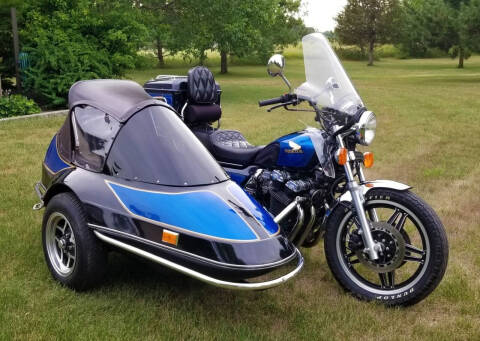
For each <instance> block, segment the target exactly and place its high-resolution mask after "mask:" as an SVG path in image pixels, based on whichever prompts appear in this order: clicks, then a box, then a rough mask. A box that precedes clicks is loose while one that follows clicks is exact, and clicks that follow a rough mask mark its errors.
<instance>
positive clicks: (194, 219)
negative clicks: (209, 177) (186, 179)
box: [107, 182, 258, 241]
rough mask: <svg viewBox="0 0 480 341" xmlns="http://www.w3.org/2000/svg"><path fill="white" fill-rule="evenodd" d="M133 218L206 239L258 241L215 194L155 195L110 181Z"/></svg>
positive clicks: (162, 193) (151, 192) (244, 223)
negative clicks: (202, 236) (205, 237)
mask: <svg viewBox="0 0 480 341" xmlns="http://www.w3.org/2000/svg"><path fill="white" fill-rule="evenodd" d="M107 183H108V185H109V186H110V188H111V189H112V190H113V192H114V193H115V195H116V197H117V198H118V200H119V201H120V203H121V204H122V206H123V207H124V208H125V209H126V210H127V211H128V212H130V213H131V214H132V215H134V216H137V217H140V218H144V219H148V220H151V221H154V222H158V223H161V224H162V225H166V227H169V228H172V229H174V230H175V229H180V230H184V231H185V232H187V233H188V232H190V233H194V234H201V235H204V236H207V237H213V238H219V239H227V240H235V241H252V240H257V239H258V237H257V235H256V234H255V233H254V232H253V229H252V228H251V227H250V226H249V225H248V224H247V223H246V222H245V221H244V220H243V219H242V218H241V217H240V216H239V215H238V213H237V212H235V211H234V209H233V208H232V207H231V206H230V205H228V204H227V203H226V202H225V201H224V200H223V199H222V198H221V197H220V196H218V195H217V194H215V193H214V192H212V191H206V190H200V191H191V192H182V193H166V192H154V191H146V190H141V189H136V188H132V187H126V186H122V185H119V184H115V183H112V182H107Z"/></svg>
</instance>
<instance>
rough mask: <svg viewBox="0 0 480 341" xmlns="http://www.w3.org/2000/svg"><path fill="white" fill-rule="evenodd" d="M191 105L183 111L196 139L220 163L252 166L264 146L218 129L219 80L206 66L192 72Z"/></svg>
mask: <svg viewBox="0 0 480 341" xmlns="http://www.w3.org/2000/svg"><path fill="white" fill-rule="evenodd" d="M187 83H188V94H187V97H188V102H187V106H186V107H185V110H184V111H183V117H184V121H185V123H186V124H187V125H189V126H190V127H191V128H192V131H193V132H194V133H195V135H196V136H197V137H198V138H199V139H200V141H202V143H203V144H204V145H205V146H206V147H207V148H208V149H209V150H210V152H211V153H212V154H213V156H214V157H215V158H216V159H217V161H220V162H226V163H232V164H237V165H241V166H243V165H246V164H248V163H249V162H250V161H251V160H252V159H253V158H254V157H255V156H256V155H257V153H258V152H259V151H260V150H262V149H263V146H258V147H257V146H254V145H251V144H250V143H249V142H248V141H247V139H245V137H244V136H243V135H242V134H241V133H240V132H239V131H236V130H223V129H214V128H212V126H211V123H212V122H215V121H218V120H220V117H221V116H222V110H221V108H220V106H219V105H218V104H215V102H216V100H217V92H216V87H215V79H214V78H213V74H212V72H211V71H210V70H209V69H207V68H206V67H203V66H197V67H194V68H192V69H190V70H189V71H188V81H187Z"/></svg>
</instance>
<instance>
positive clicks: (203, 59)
mask: <svg viewBox="0 0 480 341" xmlns="http://www.w3.org/2000/svg"><path fill="white" fill-rule="evenodd" d="M205 59H207V55H206V54H205V50H203V51H201V52H200V58H199V60H198V63H199V64H200V65H203V64H205Z"/></svg>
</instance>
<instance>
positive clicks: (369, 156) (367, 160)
mask: <svg viewBox="0 0 480 341" xmlns="http://www.w3.org/2000/svg"><path fill="white" fill-rule="evenodd" d="M363 165H364V166H365V168H370V167H372V166H373V153H371V152H366V153H363Z"/></svg>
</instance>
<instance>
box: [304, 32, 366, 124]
mask: <svg viewBox="0 0 480 341" xmlns="http://www.w3.org/2000/svg"><path fill="white" fill-rule="evenodd" d="M302 44H303V59H304V63H305V76H306V79H307V81H306V82H305V83H303V84H302V85H301V86H299V87H298V88H297V89H295V93H296V94H297V96H298V97H299V98H301V99H306V100H309V101H311V102H313V103H314V104H315V105H316V106H317V107H318V108H319V109H320V108H332V109H335V110H338V111H342V112H344V113H346V114H349V115H354V114H355V113H356V112H357V111H358V109H359V108H361V107H363V106H364V105H363V102H362V99H361V98H360V96H359V95H358V93H357V91H356V90H355V88H354V86H353V84H352V82H351V81H350V78H349V77H348V75H347V73H346V72H345V70H344V68H343V66H342V64H341V63H340V60H339V59H338V57H337V55H336V54H335V52H334V51H333V49H332V47H331V46H330V43H329V42H328V40H327V39H326V38H325V36H324V35H323V34H321V33H312V34H309V35H307V36H305V37H303V39H302Z"/></svg>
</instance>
